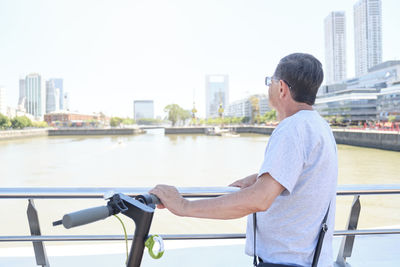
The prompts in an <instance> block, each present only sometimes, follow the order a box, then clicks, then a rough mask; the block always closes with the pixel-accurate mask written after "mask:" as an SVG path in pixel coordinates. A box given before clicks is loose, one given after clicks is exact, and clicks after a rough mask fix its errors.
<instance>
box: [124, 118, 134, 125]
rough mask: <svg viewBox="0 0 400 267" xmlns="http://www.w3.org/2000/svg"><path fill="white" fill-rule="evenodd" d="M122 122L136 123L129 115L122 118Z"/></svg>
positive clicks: (127, 123)
mask: <svg viewBox="0 0 400 267" xmlns="http://www.w3.org/2000/svg"><path fill="white" fill-rule="evenodd" d="M122 124H125V125H132V124H135V120H134V119H131V118H128V117H127V118H125V119H123V120H122Z"/></svg>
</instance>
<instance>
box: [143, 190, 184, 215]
mask: <svg viewBox="0 0 400 267" xmlns="http://www.w3.org/2000/svg"><path fill="white" fill-rule="evenodd" d="M149 193H150V194H154V195H156V196H157V197H158V198H159V199H160V200H161V203H162V204H158V205H157V208H159V209H163V208H167V209H168V210H169V211H170V212H172V213H173V214H175V215H178V216H184V214H185V213H184V208H185V205H186V202H187V201H188V200H186V199H184V198H183V197H182V196H181V195H180V194H179V192H178V189H176V187H174V186H170V185H157V186H156V187H154V188H153V189H151V190H150V191H149Z"/></svg>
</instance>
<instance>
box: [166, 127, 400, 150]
mask: <svg viewBox="0 0 400 267" xmlns="http://www.w3.org/2000/svg"><path fill="white" fill-rule="evenodd" d="M207 128H211V127H181V128H165V134H204V133H205V132H206V129H207ZM226 128H229V129H232V130H233V131H235V132H237V133H256V134H266V135H271V134H272V132H273V131H274V129H275V127H273V126H238V127H226ZM333 135H334V136H335V139H336V143H338V144H344V145H351V146H361V147H370V148H378V149H385V150H393V151H400V134H399V133H398V132H384V131H367V130H357V131H356V130H346V129H333Z"/></svg>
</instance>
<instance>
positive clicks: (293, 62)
mask: <svg viewBox="0 0 400 267" xmlns="http://www.w3.org/2000/svg"><path fill="white" fill-rule="evenodd" d="M274 78H275V79H279V80H284V81H285V82H286V83H287V84H288V85H290V93H291V95H292V97H293V99H294V100H295V101H297V102H303V103H307V104H309V105H314V102H315V98H316V96H317V92H318V88H319V87H320V85H321V83H322V80H323V79H324V72H323V70H322V64H321V62H319V60H318V59H316V58H315V57H313V56H312V55H310V54H303V53H294V54H290V55H288V56H286V57H284V58H282V59H281V60H280V61H279V64H278V66H277V67H276V70H275V73H274Z"/></svg>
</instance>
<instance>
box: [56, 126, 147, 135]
mask: <svg viewBox="0 0 400 267" xmlns="http://www.w3.org/2000/svg"><path fill="white" fill-rule="evenodd" d="M139 133H143V130H141V129H136V128H110V129H51V130H49V136H68V135H133V134H139Z"/></svg>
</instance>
